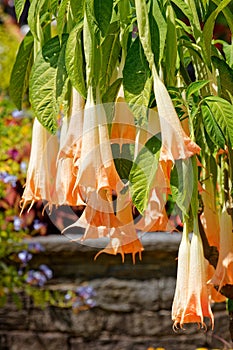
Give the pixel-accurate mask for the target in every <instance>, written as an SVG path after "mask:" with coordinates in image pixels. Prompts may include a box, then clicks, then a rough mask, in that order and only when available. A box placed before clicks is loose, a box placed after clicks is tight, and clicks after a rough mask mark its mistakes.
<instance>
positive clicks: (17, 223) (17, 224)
mask: <svg viewBox="0 0 233 350" xmlns="http://www.w3.org/2000/svg"><path fill="white" fill-rule="evenodd" d="M21 224H22V219H20V218H19V217H18V216H14V230H15V231H20V229H21Z"/></svg>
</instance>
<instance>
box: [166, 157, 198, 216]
mask: <svg viewBox="0 0 233 350" xmlns="http://www.w3.org/2000/svg"><path fill="white" fill-rule="evenodd" d="M192 184H193V171H192V162H191V160H190V159H189V158H188V159H179V160H176V162H175V165H174V167H173V169H172V171H171V180H170V186H171V192H172V198H173V201H174V202H175V203H176V205H177V206H178V207H179V208H180V210H181V211H182V213H183V215H184V216H186V217H188V215H189V207H190V203H191V198H192V192H193V187H192Z"/></svg>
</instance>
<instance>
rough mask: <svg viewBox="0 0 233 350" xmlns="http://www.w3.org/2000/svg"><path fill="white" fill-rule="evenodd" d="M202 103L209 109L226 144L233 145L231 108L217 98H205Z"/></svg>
mask: <svg viewBox="0 0 233 350" xmlns="http://www.w3.org/2000/svg"><path fill="white" fill-rule="evenodd" d="M203 102H204V103H205V104H206V105H207V106H208V107H209V109H210V111H211V114H212V116H213V117H214V119H215V120H216V122H217V124H218V127H219V128H220V129H221V131H222V134H223V135H224V136H225V138H226V140H227V143H228V144H229V145H230V147H232V145H233V117H232V116H233V106H232V104H230V103H229V102H228V101H226V100H224V99H223V98H221V97H218V96H209V97H206V98H205V99H204V100H203Z"/></svg>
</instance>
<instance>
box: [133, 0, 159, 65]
mask: <svg viewBox="0 0 233 350" xmlns="http://www.w3.org/2000/svg"><path fill="white" fill-rule="evenodd" d="M135 7H136V15H137V25H138V32H139V38H140V41H141V43H142V47H143V50H144V54H145V56H146V59H147V61H148V62H149V66H150V68H151V69H152V67H153V65H154V54H153V50H152V45H151V44H152V43H151V33H150V22H149V16H148V8H147V3H146V0H135Z"/></svg>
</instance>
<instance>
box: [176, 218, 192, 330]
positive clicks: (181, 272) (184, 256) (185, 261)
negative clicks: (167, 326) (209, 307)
mask: <svg viewBox="0 0 233 350" xmlns="http://www.w3.org/2000/svg"><path fill="white" fill-rule="evenodd" d="M189 267H190V241H189V237H188V230H187V225H186V223H185V224H184V228H183V234H182V239H181V243H180V247H179V251H178V266H177V280H176V290H175V295H174V300H173V304H172V320H173V321H174V328H175V329H176V328H177V327H179V326H181V327H182V320H183V313H184V310H185V308H186V305H187V300H188V289H189V284H188V282H189Z"/></svg>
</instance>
